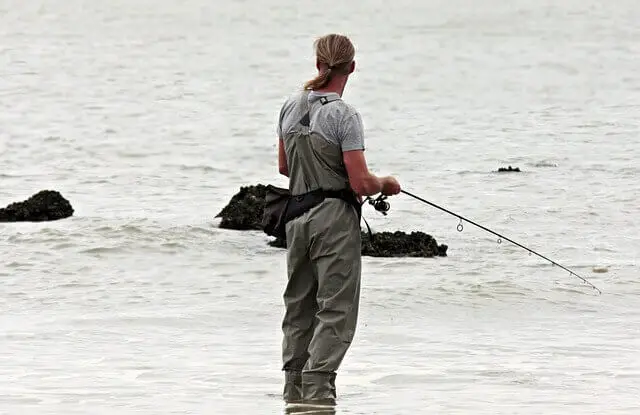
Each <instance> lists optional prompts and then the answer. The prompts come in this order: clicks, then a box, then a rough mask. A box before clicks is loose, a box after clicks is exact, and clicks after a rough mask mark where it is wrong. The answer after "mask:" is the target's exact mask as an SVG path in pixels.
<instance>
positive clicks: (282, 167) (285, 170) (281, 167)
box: [278, 138, 289, 177]
mask: <svg viewBox="0 0 640 415" xmlns="http://www.w3.org/2000/svg"><path fill="white" fill-rule="evenodd" d="M278 171H279V172H280V174H282V175H283V176H287V177H289V166H287V155H286V154H285V152H284V142H283V141H282V139H281V138H279V139H278Z"/></svg>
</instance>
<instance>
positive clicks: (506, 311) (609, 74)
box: [0, 0, 640, 415]
mask: <svg viewBox="0 0 640 415" xmlns="http://www.w3.org/2000/svg"><path fill="white" fill-rule="evenodd" d="M638 22H640V6H639V5H638V2H637V1H631V0H616V1H612V2H604V1H595V0H559V1H546V0H544V1H533V0H526V1H525V0H512V1H497V0H487V1H482V2H479V1H473V0H448V1H435V0H423V1H418V0H412V1H409V0H396V1H393V2H388V1H382V0H363V1H357V2H356V1H353V2H342V3H340V2H322V1H318V2H299V1H297V2H296V1H285V0H274V1H270V2H267V1H259V0H244V1H227V2H224V1H205V0H184V1H177V0H161V1H151V0H111V1H81V0H35V1H22V0H0V206H5V205H7V204H9V203H11V202H16V201H21V200H24V199H27V198H28V197H29V196H31V195H33V194H35V193H36V192H37V191H39V190H43V189H53V190H58V191H60V192H61V193H62V194H63V196H64V197H66V198H67V199H68V200H69V201H70V202H71V203H72V205H73V207H74V209H75V212H74V215H73V217H71V218H68V219H64V220H61V221H56V222H45V223H13V224H1V225H0V259H1V260H0V414H3V415H4V414H11V415H14V414H16V415H23V414H29V415H30V414H39V415H40V414H68V415H71V414H245V415H246V414H280V413H283V411H284V405H283V403H282V401H281V399H280V393H281V389H282V373H281V372H280V367H281V363H280V344H281V331H280V322H281V318H282V314H283V303H282V292H283V289H284V285H285V281H286V263H285V251H284V250H281V249H276V248H271V247H269V246H268V245H267V242H268V241H269V238H268V237H267V236H266V235H264V234H262V233H260V232H240V231H231V230H222V229H220V228H218V225H219V219H217V218H215V215H216V214H217V213H218V212H219V211H220V210H221V209H222V208H223V207H224V206H225V205H226V204H227V203H228V201H229V200H230V198H231V197H232V196H233V195H234V194H235V193H236V192H237V191H238V190H239V189H240V187H241V186H245V185H252V184H257V183H273V184H276V185H286V178H285V177H283V176H280V175H278V171H277V146H276V144H277V141H276V136H275V131H276V122H277V118H278V112H279V110H280V106H281V104H282V102H283V100H284V99H285V98H286V97H287V96H288V95H290V94H292V93H294V92H295V91H296V89H298V88H299V87H300V86H301V85H302V83H303V82H304V81H306V80H307V79H310V78H311V77H313V76H314V75H315V67H314V55H313V48H312V46H313V40H314V39H315V38H316V37H318V36H320V35H323V34H325V33H329V32H340V33H344V34H347V35H349V36H350V37H351V38H352V40H353V42H354V43H355V45H356V49H357V52H356V61H357V69H356V72H355V73H354V75H353V76H352V77H351V78H350V80H349V83H348V85H347V89H346V91H345V94H344V97H343V98H344V99H345V100H346V101H347V102H349V103H350V104H352V105H354V106H355V107H356V108H357V109H358V110H359V111H360V113H361V114H362V117H363V119H364V123H365V129H366V139H365V140H366V141H365V144H366V146H367V150H366V157H367V162H368V164H369V167H370V169H371V170H372V171H373V172H374V173H376V174H381V175H388V174H392V175H395V176H396V177H397V178H398V180H399V181H400V183H401V185H402V187H403V188H404V189H405V190H407V191H409V192H411V193H413V194H416V195H418V196H420V197H422V198H425V199H427V200H428V201H430V202H432V203H434V204H436V205H438V206H440V207H442V208H444V209H448V210H450V211H452V212H454V213H455V214H457V215H461V216H463V217H465V218H466V219H468V220H472V221H475V222H476V223H478V224H480V225H482V226H485V227H488V228H490V229H491V230H493V231H495V232H498V233H500V234H501V235H504V236H506V237H508V238H510V239H512V240H514V241H516V242H518V243H520V244H523V245H525V246H526V247H527V248H530V249H533V250H535V251H536V252H538V253H540V254H542V255H544V256H546V257H548V258H550V259H552V260H553V261H556V262H558V263H559V264H560V265H562V266H565V267H567V268H569V269H571V270H572V271H574V272H575V273H577V274H579V275H580V276H582V277H584V278H586V279H588V280H589V281H590V282H591V283H593V284H594V285H596V286H597V287H598V288H599V289H600V290H602V294H601V295H598V293H597V292H596V291H595V290H593V289H592V288H590V287H589V286H588V285H586V284H584V283H583V282H582V281H581V280H580V279H579V278H577V277H576V276H575V275H571V274H570V273H569V272H567V271H566V270H564V269H562V268H560V267H559V266H553V265H552V264H551V263H550V262H548V261H546V260H545V259H543V258H541V257H539V256H536V255H529V253H528V252H527V251H526V250H525V249H522V248H520V247H518V246H516V245H514V244H512V243H510V242H508V241H506V240H504V239H503V240H502V241H501V243H498V242H499V241H498V237H496V236H495V235H494V234H491V233H489V232H487V231H485V230H483V229H481V228H479V227H476V226H474V225H473V224H471V223H469V222H467V221H465V222H463V225H464V228H463V231H462V232H458V231H457V229H456V227H457V225H458V223H459V222H460V219H459V218H458V217H457V216H455V215H452V214H449V213H446V212H445V211H442V210H440V209H437V208H435V207H433V206H430V205H426V204H423V203H421V202H419V201H417V200H415V199H413V198H411V197H408V196H407V195H404V194H401V195H398V196H394V197H392V198H390V199H389V202H390V204H391V210H390V211H389V214H388V215H387V216H383V215H381V214H380V213H378V212H376V211H375V210H374V209H373V208H372V207H370V206H367V207H366V208H365V210H364V215H365V219H367V221H368V222H369V224H370V225H371V226H372V228H373V230H374V231H377V232H381V231H396V230H400V231H404V232H412V231H422V232H426V233H428V234H431V235H433V236H434V237H435V238H436V240H437V241H438V243H443V244H446V245H448V247H449V249H448V256H447V257H443V258H371V257H365V258H364V259H363V261H364V263H363V276H362V303H361V308H360V320H359V326H358V330H357V333H356V338H355V339H354V343H353V345H352V347H351V349H350V350H349V352H348V354H347V357H346V359H345V361H344V363H343V365H342V367H341V369H340V372H339V374H338V380H337V387H338V395H339V402H338V407H337V414H345V415H347V414H392V415H395V414H451V415H458V414H465V415H467V414H473V415H481V414H607V415H614V414H638V413H640V274H639V267H638V260H639V253H640V232H639V225H638V220H639V218H640V203H639V201H640V179H639V177H640V70H639V69H640V25H639V24H638ZM509 165H511V166H513V167H519V168H520V169H521V170H522V171H521V172H520V173H514V174H499V173H497V172H496V171H497V169H498V168H499V167H507V166H509Z"/></svg>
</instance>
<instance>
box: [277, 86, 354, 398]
mask: <svg viewBox="0 0 640 415" xmlns="http://www.w3.org/2000/svg"><path fill="white" fill-rule="evenodd" d="M307 97H308V92H306V91H305V93H303V94H302V97H301V101H300V103H299V104H300V105H299V108H302V112H301V114H302V117H301V118H300V121H299V122H298V123H297V124H296V126H294V127H293V128H288V129H286V131H290V132H288V133H287V134H285V135H284V137H283V140H284V146H285V152H286V155H287V164H288V167H289V192H290V194H291V195H292V196H290V197H289V199H288V203H287V208H286V214H284V216H283V217H284V218H286V219H285V220H284V221H283V222H284V225H283V227H284V231H285V234H286V239H287V279H288V281H287V286H286V288H285V291H284V295H283V298H284V303H285V308H286V309H285V315H284V318H283V321H282V331H283V334H284V337H283V342H282V360H283V368H282V369H283V370H284V372H285V386H284V392H283V398H284V399H285V400H286V401H287V402H300V401H303V402H305V403H307V402H308V403H325V404H326V403H328V404H335V399H336V387H335V379H336V372H337V370H338V368H339V366H340V364H341V363H342V360H343V359H344V356H345V354H346V352H347V349H348V348H349V346H350V344H351V341H352V339H353V336H354V334H355V329H356V322H357V318H358V308H359V300H360V275H361V236H360V218H361V212H360V206H361V205H360V204H359V203H358V201H357V198H356V196H355V194H354V193H353V192H352V191H351V188H350V186H349V182H348V174H347V172H346V168H345V166H344V162H343V159H342V149H341V147H340V145H338V144H334V143H332V142H330V141H328V140H326V139H325V138H323V137H322V136H320V135H319V134H317V133H315V132H312V131H310V128H309V126H310V121H311V116H310V113H309V105H308V101H307V99H308V98H307ZM330 102H331V101H329V100H328V99H326V97H323V98H321V104H322V105H327V104H329V103H330ZM319 189H322V190H319ZM323 192H332V193H329V194H330V195H332V194H333V195H338V194H339V195H351V196H346V197H344V198H343V197H328V196H324V195H326V194H327V193H324V195H323ZM297 196H298V197H297ZM347 200H350V201H351V202H347V203H345V202H346V201H347ZM354 201H355V203H354Z"/></svg>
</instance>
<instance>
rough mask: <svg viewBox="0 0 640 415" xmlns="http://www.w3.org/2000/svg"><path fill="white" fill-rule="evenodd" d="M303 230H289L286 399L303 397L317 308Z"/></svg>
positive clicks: (284, 348) (284, 350)
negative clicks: (305, 373) (304, 371)
mask: <svg viewBox="0 0 640 415" xmlns="http://www.w3.org/2000/svg"><path fill="white" fill-rule="evenodd" d="M288 226H289V225H288ZM301 231H302V229H299V228H298V229H296V228H293V229H292V230H291V231H290V232H288V233H287V241H288V242H287V245H288V253H287V274H288V282H287V286H286V288H285V292H284V296H283V297H284V303H285V314H284V318H283V321H282V331H283V334H284V337H283V342H282V361H283V367H282V369H283V370H284V371H285V386H284V391H283V399H284V400H285V401H287V402H297V401H300V400H301V399H302V369H303V368H304V365H305V363H306V362H307V359H308V357H309V353H308V351H307V349H308V347H309V343H310V342H311V337H312V335H313V329H314V320H315V313H316V311H317V310H318V307H317V305H316V293H317V289H318V284H317V281H316V277H315V275H314V272H313V267H312V266H311V262H310V260H309V258H308V256H307V244H306V242H305V241H304V240H303V239H302V238H301V236H302V235H301ZM289 241H290V242H289Z"/></svg>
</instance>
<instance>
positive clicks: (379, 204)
mask: <svg viewBox="0 0 640 415" xmlns="http://www.w3.org/2000/svg"><path fill="white" fill-rule="evenodd" d="M400 192H401V193H404V194H406V195H407V196H411V197H413V198H414V199H417V200H419V201H421V202H422V203H426V204H427V205H430V206H433V207H435V208H437V209H440V210H442V211H444V212H446V213H448V214H450V215H453V216H455V217H457V218H458V219H460V223H459V224H458V226H457V227H456V228H457V230H458V232H462V229H463V228H464V227H463V225H462V222H463V221H464V222H469V223H471V224H472V225H475V226H477V227H478V228H480V229H482V230H485V231H487V232H490V233H492V234H494V235H496V236H497V237H498V238H499V239H498V243H502V239H504V240H507V241H509V242H511V243H512V244H514V245H517V246H519V247H520V248H522V249H524V250H526V251H528V252H529V255H531V254H536V255H537V256H539V257H540V258H543V259H545V260H547V261H549V262H551V264H553V265H557V266H559V267H560V268H562V269H564V270H565V271H567V272H569V275H573V276H575V277H578V278H580V279H581V280H582V281H583V282H584V283H586V284H587V285H589V286H591V288H593V289H594V290H596V291H597V292H598V294H602V291H600V290H599V289H598V288H597V287H596V286H595V285H593V284H592V283H590V282H589V281H587V279H585V278H584V277H581V276H580V275H578V274H576V273H575V272H574V271H572V270H570V269H569V268H567V267H565V266H563V265H561V264H559V263H557V262H556V261H554V260H552V259H549V258H547V257H546V256H544V255H542V254H539V253H537V252H536V251H534V250H533V249H530V248H527V247H526V246H524V245H522V244H519V243H518V242H516V241H513V240H511V239H509V238H507V237H506V236H504V235H501V234H499V233H497V232H494V231H492V230H491V229H489V228H486V227H484V226H482V225H479V224H477V223H475V222H474V221H472V220H470V219H467V218H465V217H464V216H461V215H458V214H457V213H454V212H452V211H450V210H448V209H445V208H443V207H441V206H438V205H436V204H435V203H432V202H429V201H428V200H425V199H423V198H421V197H419V196H416V195H414V194H412V193H410V192H407V191H406V190H400ZM385 199H386V196H384V195H380V196H379V197H378V198H377V199H375V200H374V199H369V203H370V204H371V205H373V207H374V208H375V209H376V210H377V211H379V212H382V214H383V215H386V214H387V213H386V212H387V211H388V210H389V208H390V205H389V202H387V201H386V200H385Z"/></svg>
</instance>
